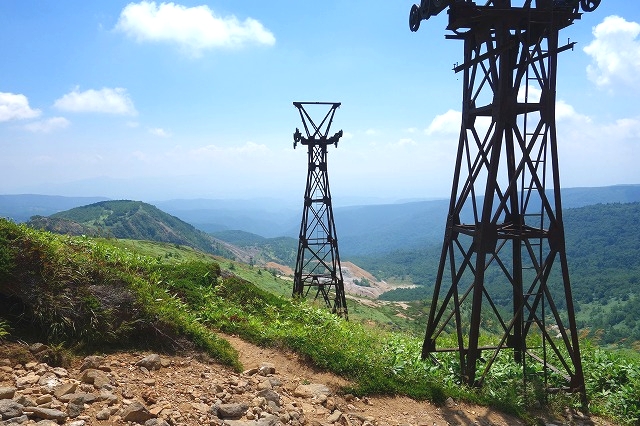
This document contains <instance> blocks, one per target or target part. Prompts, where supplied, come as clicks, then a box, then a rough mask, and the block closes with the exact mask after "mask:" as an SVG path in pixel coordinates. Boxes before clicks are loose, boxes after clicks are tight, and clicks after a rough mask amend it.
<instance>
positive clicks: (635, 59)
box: [584, 15, 640, 89]
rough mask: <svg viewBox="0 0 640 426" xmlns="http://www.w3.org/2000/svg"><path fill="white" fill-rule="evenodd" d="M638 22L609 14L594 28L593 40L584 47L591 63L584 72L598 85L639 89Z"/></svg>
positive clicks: (639, 50) (639, 48)
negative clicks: (619, 85) (620, 85)
mask: <svg viewBox="0 0 640 426" xmlns="http://www.w3.org/2000/svg"><path fill="white" fill-rule="evenodd" d="M639 34H640V24H638V23H637V22H629V21H626V20H625V19H624V18H621V17H619V16H615V15H614V16H608V17H606V18H605V19H604V21H602V23H600V24H598V25H597V26H595V27H594V28H593V36H594V40H593V41H592V42H591V43H590V44H589V45H588V46H586V47H585V48H584V51H585V53H587V55H589V56H591V58H592V60H593V63H592V64H590V65H589V66H588V67H587V75H588V77H589V79H590V80H591V81H593V82H594V83H595V84H596V85H598V86H600V87H611V86H614V85H616V84H622V85H624V86H626V87H632V88H635V89H640V40H638V35H639Z"/></svg>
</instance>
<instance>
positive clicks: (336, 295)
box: [293, 102, 348, 319]
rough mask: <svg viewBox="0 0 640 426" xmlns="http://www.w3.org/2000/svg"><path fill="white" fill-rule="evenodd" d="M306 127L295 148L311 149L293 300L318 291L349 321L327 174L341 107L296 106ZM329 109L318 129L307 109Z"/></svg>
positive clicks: (331, 104)
mask: <svg viewBox="0 0 640 426" xmlns="http://www.w3.org/2000/svg"><path fill="white" fill-rule="evenodd" d="M293 105H294V106H295V107H296V108H298V111H299V112H300V118H301V119H302V124H303V126H304V135H303V134H302V133H301V132H300V130H299V129H296V132H295V133H294V135H293V140H294V143H293V147H294V148H295V147H296V145H297V144H298V143H301V144H302V145H306V146H307V147H308V163H309V167H308V173H307V186H306V189H305V192H304V209H303V211H302V223H301V224H300V239H299V243H298V256H297V260H296V269H295V272H294V278H293V297H306V296H307V295H308V293H309V292H311V291H315V298H316V299H318V298H319V297H322V299H323V300H324V302H325V303H326V305H327V307H329V308H330V309H331V310H332V312H333V313H335V314H337V315H339V316H341V317H343V318H346V319H348V312H347V302H346V299H345V293H344V281H343V278H342V269H341V267H340V255H339V253H338V238H337V236H336V227H335V223H334V219H333V208H332V206H331V192H330V191H329V176H328V174H327V147H328V146H329V145H332V144H334V145H335V146H336V147H337V146H338V141H339V140H340V138H341V137H342V130H340V131H339V132H337V133H336V134H334V135H333V136H331V137H329V129H330V128H331V124H332V122H333V116H334V115H335V112H336V109H337V108H338V107H339V106H340V103H335V102H294V103H293ZM311 105H313V106H323V105H326V106H328V107H329V111H328V112H327V113H326V115H325V116H324V118H323V119H322V121H321V122H320V124H318V125H316V123H315V122H314V121H313V119H312V118H311V116H310V115H309V113H308V112H307V110H306V109H305V106H307V107H309V106H311Z"/></svg>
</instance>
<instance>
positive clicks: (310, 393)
mask: <svg viewBox="0 0 640 426" xmlns="http://www.w3.org/2000/svg"><path fill="white" fill-rule="evenodd" d="M293 395H294V396H297V397H299V398H314V397H318V396H320V395H324V396H328V395H331V391H330V390H329V388H328V387H327V386H326V385H323V384H319V383H312V384H308V385H299V386H298V387H297V388H296V389H295V390H294V391H293Z"/></svg>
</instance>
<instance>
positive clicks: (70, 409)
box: [67, 395, 84, 419]
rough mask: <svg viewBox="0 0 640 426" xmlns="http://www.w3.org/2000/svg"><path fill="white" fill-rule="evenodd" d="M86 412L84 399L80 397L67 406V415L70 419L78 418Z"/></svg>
mask: <svg viewBox="0 0 640 426" xmlns="http://www.w3.org/2000/svg"><path fill="white" fill-rule="evenodd" d="M83 411H84V398H83V397H82V396H81V395H80V396H77V397H75V398H73V399H72V400H71V401H69V403H68V404H67V415H68V416H69V417H71V418H72V419H73V418H76V417H78V416H79V415H80V414H82V412H83Z"/></svg>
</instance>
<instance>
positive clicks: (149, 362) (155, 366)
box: [136, 354, 162, 371]
mask: <svg viewBox="0 0 640 426" xmlns="http://www.w3.org/2000/svg"><path fill="white" fill-rule="evenodd" d="M136 365H137V366H138V367H144V368H146V369H147V370H149V371H153V370H160V367H161V366H162V363H161V360H160V355H158V354H151V355H147V356H146V357H144V358H142V359H141V360H140V361H138V362H136Z"/></svg>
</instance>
